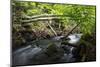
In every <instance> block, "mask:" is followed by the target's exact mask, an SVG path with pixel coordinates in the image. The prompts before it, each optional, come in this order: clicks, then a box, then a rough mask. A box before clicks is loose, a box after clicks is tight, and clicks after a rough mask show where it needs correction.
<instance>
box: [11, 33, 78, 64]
mask: <svg viewBox="0 0 100 67" xmlns="http://www.w3.org/2000/svg"><path fill="white" fill-rule="evenodd" d="M60 37H61V38H62V37H63V36H60ZM60 37H55V38H53V39H52V40H40V41H37V42H36V45H34V46H33V45H28V46H25V47H22V48H19V49H17V50H16V51H14V52H13V53H12V59H13V60H12V62H13V65H27V64H35V63H34V62H35V61H34V58H35V57H38V58H39V57H40V59H41V58H42V59H41V60H42V61H44V59H46V57H47V56H46V55H45V53H43V51H44V52H45V50H44V49H45V48H46V47H47V44H49V43H52V42H53V43H55V44H57V45H60V44H61V42H60ZM69 37H72V38H74V39H75V36H73V35H72V36H69ZM57 38H58V39H57ZM54 39H56V41H55V40H54ZM76 39H77V38H76ZM73 41H75V40H73ZM70 42H71V41H70ZM75 43H76V42H75ZM37 45H38V46H37ZM64 47H65V50H64V53H63V55H61V56H59V57H60V58H59V60H57V62H74V61H75V60H76V58H74V57H73V56H74V55H73V53H72V51H73V50H74V48H75V47H72V46H67V45H66V46H64ZM61 49H62V48H61ZM60 54H61V53H59V52H58V55H60ZM48 58H49V57H47V59H46V60H48ZM36 61H37V60H36ZM39 62H40V60H39V59H38V61H37V63H38V64H39ZM48 62H49V61H48ZM50 62H51V61H50ZM52 62H53V61H52ZM54 62H56V61H54ZM44 63H45V62H44Z"/></svg>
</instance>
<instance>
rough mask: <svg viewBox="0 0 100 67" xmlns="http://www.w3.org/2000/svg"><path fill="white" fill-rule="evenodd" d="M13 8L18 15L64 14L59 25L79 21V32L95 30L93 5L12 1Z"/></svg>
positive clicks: (87, 32)
mask: <svg viewBox="0 0 100 67" xmlns="http://www.w3.org/2000/svg"><path fill="white" fill-rule="evenodd" d="M13 8H15V10H14V12H16V11H18V12H20V16H21V15H23V14H25V15H28V16H34V15H40V14H54V15H66V17H61V18H62V20H59V21H58V22H57V23H58V24H59V26H62V27H64V28H67V27H68V26H71V24H77V23H81V25H80V26H79V27H80V29H79V30H80V32H83V33H84V34H91V33H93V32H95V23H96V21H95V6H86V5H70V4H53V3H52V4H49V3H37V2H14V3H13ZM16 13H17V12H16ZM16 13H15V14H16ZM18 17H19V16H18ZM17 20H18V19H17ZM18 22H20V21H18ZM59 28H61V27H59Z"/></svg>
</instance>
